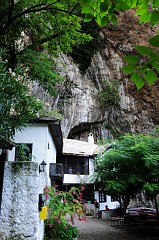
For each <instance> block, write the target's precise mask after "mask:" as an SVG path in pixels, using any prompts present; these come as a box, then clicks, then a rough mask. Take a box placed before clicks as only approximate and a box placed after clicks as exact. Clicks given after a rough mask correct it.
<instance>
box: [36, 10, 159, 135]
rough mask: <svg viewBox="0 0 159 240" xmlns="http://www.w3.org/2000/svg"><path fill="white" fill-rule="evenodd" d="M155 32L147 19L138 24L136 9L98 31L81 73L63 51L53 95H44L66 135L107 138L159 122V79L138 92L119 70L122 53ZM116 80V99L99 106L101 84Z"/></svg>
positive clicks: (128, 52)
mask: <svg viewBox="0 0 159 240" xmlns="http://www.w3.org/2000/svg"><path fill="white" fill-rule="evenodd" d="M155 31H156V30H155V29H154V30H152V29H151V28H150V26H148V25H147V24H145V25H144V26H143V25H139V23H138V18H136V17H134V12H132V11H130V12H126V13H122V14H121V15H119V24H118V26H112V25H109V26H108V27H106V28H105V29H103V30H102V31H101V33H100V34H101V37H102V38H103V40H104V44H103V46H102V48H101V47H100V49H99V50H98V51H97V52H96V54H95V55H94V56H93V58H92V59H91V63H90V66H89V68H88V69H87V70H86V72H85V74H82V73H81V72H80V70H79V68H78V65H77V64H75V63H74V62H73V60H72V59H71V57H68V56H65V55H62V57H61V58H60V61H59V62H57V69H58V71H59V72H60V74H61V75H62V76H63V77H64V79H65V81H64V82H63V84H62V85H61V86H59V91H58V96H57V97H56V98H51V97H49V96H48V95H46V94H45V96H44V93H43V95H42V98H43V99H45V100H46V101H47V102H48V105H49V106H50V107H51V108H52V109H56V108H58V109H60V111H61V113H62V114H63V116H64V118H63V120H62V122H61V123H62V131H63V136H64V137H65V138H75V139H80V140H86V139H87V136H88V134H89V133H90V132H92V133H93V135H94V137H95V140H97V139H98V138H102V137H108V138H111V137H112V135H114V136H115V134H116V133H125V132H126V133H128V132H134V133H146V132H148V131H149V130H151V129H152V128H153V127H154V126H155V125H157V124H158V123H159V111H158V110H159V100H158V99H159V83H158V82H156V83H155V84H154V85H153V86H146V85H145V86H144V88H142V89H141V90H140V91H137V90H136V87H135V86H134V84H133V83H131V82H130V80H129V79H128V78H127V76H124V75H123V73H122V72H121V71H120V68H121V67H122V66H123V64H124V62H123V56H124V55H126V54H130V53H133V46H134V45H136V44H138V45H143V44H146V43H147V39H148V38H150V37H151V36H152V35H154V34H155ZM116 80H118V81H119V87H118V94H119V100H118V104H116V105H113V106H112V105H111V104H108V105H107V106H103V105H101V102H100V101H99V97H98V94H99V92H101V91H104V90H103V83H104V82H107V83H111V84H112V85H113V84H115V81H116ZM113 81H114V82H113ZM36 91H37V92H39V90H36ZM110 132H111V133H110ZM111 134H112V135H111Z"/></svg>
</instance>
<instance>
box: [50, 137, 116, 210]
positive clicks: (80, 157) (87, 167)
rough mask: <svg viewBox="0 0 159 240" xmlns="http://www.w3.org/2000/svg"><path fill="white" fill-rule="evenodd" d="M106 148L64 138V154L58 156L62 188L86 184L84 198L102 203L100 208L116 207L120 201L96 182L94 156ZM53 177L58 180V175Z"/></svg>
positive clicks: (89, 201)
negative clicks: (61, 169)
mask: <svg viewBox="0 0 159 240" xmlns="http://www.w3.org/2000/svg"><path fill="white" fill-rule="evenodd" d="M103 150H105V148H103V147H99V146H98V145H97V144H94V143H93V142H92V141H91V142H84V141H79V140H73V139H63V154H62V155H61V156H59V157H58V158H57V163H58V164H61V165H63V168H64V179H63V184H61V185H59V186H58V187H59V189H61V190H65V191H67V190H69V189H70V188H71V187H72V186H79V185H84V186H85V188H86V190H85V191H84V196H83V198H84V199H83V200H84V201H86V202H87V203H91V204H94V200H95V199H97V201H98V202H99V203H100V210H105V206H106V205H108V208H109V209H114V208H116V207H117V206H118V205H119V203H118V202H117V201H116V199H113V197H111V196H109V195H107V194H106V192H105V191H104V190H102V189H100V187H98V184H96V183H95V179H94V176H93V174H94V158H95V156H96V155H97V154H98V153H99V152H101V151H103ZM70 168H71V171H70ZM53 179H54V180H55V182H56V177H55V178H54V177H53Z"/></svg>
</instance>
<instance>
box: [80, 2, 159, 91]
mask: <svg viewBox="0 0 159 240" xmlns="http://www.w3.org/2000/svg"><path fill="white" fill-rule="evenodd" d="M82 2H83V8H82V12H83V14H85V22H89V21H92V20H94V19H95V21H96V22H97V23H98V24H99V26H101V27H106V25H107V24H108V23H112V24H115V25H116V24H117V23H118V13H119V12H121V11H125V10H130V9H135V10H136V11H135V15H136V16H138V17H139V23H140V24H145V23H148V22H149V23H151V27H154V26H155V27H156V26H157V23H158V22H159V0H115V1H112V0H87V1H85V0H83V1H82ZM158 47H159V35H158V34H157V35H156V36H153V37H152V38H150V39H149V42H148V44H147V46H136V47H135V51H136V56H134V55H129V56H126V57H125V58H124V60H125V61H126V62H127V65H126V66H124V67H123V68H122V70H123V72H125V73H126V74H130V76H131V80H132V81H133V82H134V83H135V85H136V87H137V89H140V88H142V87H143V86H144V83H145V82H147V83H148V84H153V83H154V82H155V81H156V80H157V79H158V77H159V53H158Z"/></svg>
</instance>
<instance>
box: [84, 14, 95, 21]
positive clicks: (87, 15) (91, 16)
mask: <svg viewBox="0 0 159 240" xmlns="http://www.w3.org/2000/svg"><path fill="white" fill-rule="evenodd" d="M92 19H93V15H92V14H91V13H87V14H86V15H85V18H84V22H90V21H91V20H92Z"/></svg>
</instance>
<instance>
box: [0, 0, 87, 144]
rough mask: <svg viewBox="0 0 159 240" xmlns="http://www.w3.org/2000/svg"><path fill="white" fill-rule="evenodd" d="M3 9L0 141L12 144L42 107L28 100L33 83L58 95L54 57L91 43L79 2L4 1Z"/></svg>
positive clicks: (0, 25)
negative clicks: (81, 15)
mask: <svg viewBox="0 0 159 240" xmlns="http://www.w3.org/2000/svg"><path fill="white" fill-rule="evenodd" d="M0 4H1V8H0V20H1V21H0V49H1V52H0V82H1V89H0V92H1V105H0V115H1V119H0V120H1V121H0V122H1V125H0V136H3V138H6V139H9V138H10V137H12V136H13V134H14V130H15V129H17V128H20V127H21V126H23V125H24V124H25V123H26V122H28V121H29V119H32V118H33V117H35V116H36V115H37V113H38V111H39V109H40V107H42V105H41V106H40V104H39V102H37V101H36V99H35V98H33V97H32V96H30V94H28V92H29V85H30V84H31V81H37V82H38V83H39V84H40V85H41V86H42V87H43V88H44V89H45V91H47V92H48V93H50V94H51V95H53V94H55V93H56V85H57V83H58V82H59V81H61V80H62V78H61V77H60V76H59V75H58V74H57V72H56V71H55V67H54V66H55V59H56V57H57V56H58V54H59V53H60V52H64V53H68V52H69V51H71V47H72V46H73V45H74V44H75V43H83V42H85V41H87V40H90V39H91V38H90V36H89V35H87V34H85V33H83V32H82V31H81V21H82V18H81V17H80V16H79V12H80V7H79V2H78V1H76V0H68V1H64V0H32V1H30V0H18V1H15V0H1V1H0ZM13 119H14V120H13Z"/></svg>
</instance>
